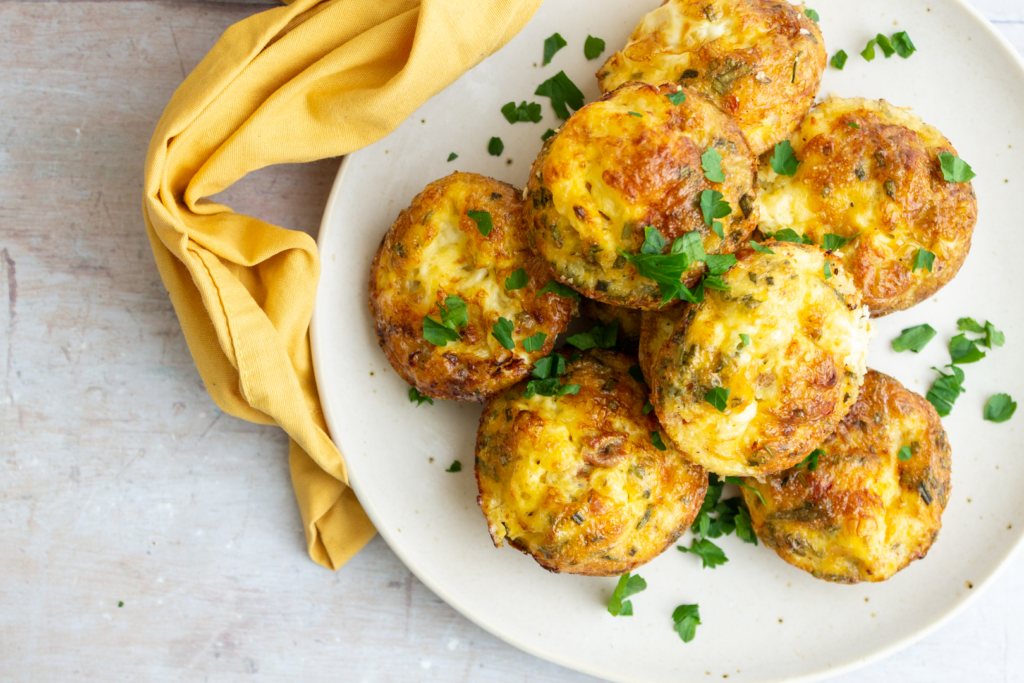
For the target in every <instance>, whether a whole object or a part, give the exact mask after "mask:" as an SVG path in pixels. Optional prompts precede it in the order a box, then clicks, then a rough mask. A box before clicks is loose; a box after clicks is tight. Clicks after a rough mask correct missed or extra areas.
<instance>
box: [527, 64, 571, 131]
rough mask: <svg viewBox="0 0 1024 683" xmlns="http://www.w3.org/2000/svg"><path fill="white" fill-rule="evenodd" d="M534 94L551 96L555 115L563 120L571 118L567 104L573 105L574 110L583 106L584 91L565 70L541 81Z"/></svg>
mask: <svg viewBox="0 0 1024 683" xmlns="http://www.w3.org/2000/svg"><path fill="white" fill-rule="evenodd" d="M533 94H534V95H537V96H539V97H549V98H551V106H552V108H553V109H554V110H555V115H556V116H558V118H560V119H562V120H563V121H564V120H565V119H567V118H569V110H568V109H567V108H566V105H568V106H569V107H572V109H573V111H575V110H577V109H579V108H580V107H582V106H583V93H582V92H581V91H580V89H579V88H577V87H576V84H575V83H573V82H572V80H570V79H569V77H568V76H566V75H565V72H564V71H559V72H558V73H557V74H555V75H554V76H552V77H551V78H549V79H548V80H546V81H544V82H543V83H541V84H540V85H539V86H537V90H536V91H535V92H534V93H533Z"/></svg>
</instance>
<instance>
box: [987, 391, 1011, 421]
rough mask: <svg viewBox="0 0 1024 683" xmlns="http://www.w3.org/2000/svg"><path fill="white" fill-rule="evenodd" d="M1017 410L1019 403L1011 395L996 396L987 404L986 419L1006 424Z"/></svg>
mask: <svg viewBox="0 0 1024 683" xmlns="http://www.w3.org/2000/svg"><path fill="white" fill-rule="evenodd" d="M1016 410H1017V402H1016V401H1014V400H1013V399H1012V398H1010V395H1009V394H996V395H995V396H993V397H992V398H990V399H989V400H988V402H987V403H985V419H986V420H988V421H989V422H1006V421H1007V420H1009V419H1010V418H1011V417H1013V413H1014V412H1015V411H1016Z"/></svg>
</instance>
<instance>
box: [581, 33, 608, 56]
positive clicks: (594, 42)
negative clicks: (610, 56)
mask: <svg viewBox="0 0 1024 683" xmlns="http://www.w3.org/2000/svg"><path fill="white" fill-rule="evenodd" d="M602 52H604V41H603V40H601V39H600V38H595V37H594V36H591V35H588V36H587V40H586V42H585V43H583V56H584V57H586V58H587V59H597V58H598V57H600V56H601V53H602Z"/></svg>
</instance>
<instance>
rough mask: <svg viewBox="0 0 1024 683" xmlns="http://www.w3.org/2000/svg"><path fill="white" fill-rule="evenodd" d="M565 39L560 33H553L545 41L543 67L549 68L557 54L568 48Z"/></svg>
mask: <svg viewBox="0 0 1024 683" xmlns="http://www.w3.org/2000/svg"><path fill="white" fill-rule="evenodd" d="M566 44H567V43H566V42H565V38H563V37H562V36H561V34H558V33H552V34H551V35H550V36H548V37H547V38H545V39H544V61H543V62H542V63H541V66H547V65H548V63H550V62H551V58H552V57H554V56H555V53H556V52H558V51H559V50H561V49H562V48H563V47H565V46H566Z"/></svg>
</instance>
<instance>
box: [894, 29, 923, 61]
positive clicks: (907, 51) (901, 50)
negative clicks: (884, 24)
mask: <svg viewBox="0 0 1024 683" xmlns="http://www.w3.org/2000/svg"><path fill="white" fill-rule="evenodd" d="M892 47H893V49H894V50H896V54H898V55H899V56H900V57H902V58H903V59H906V58H907V57H909V56H910V55H912V54H914V53H915V52H917V48H916V47H915V46H914V42H913V41H912V40H910V36H908V35H907V32H906V31H900V32H899V33H894V34H892Z"/></svg>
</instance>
